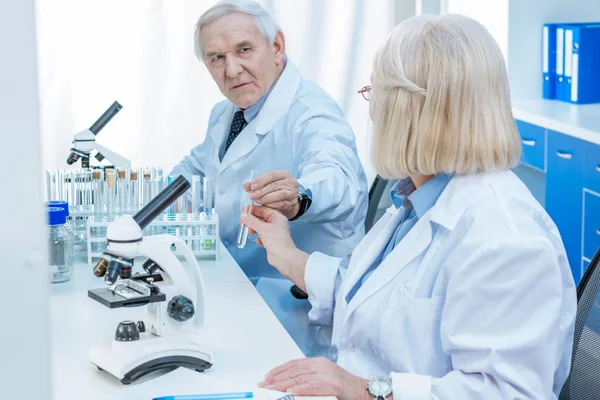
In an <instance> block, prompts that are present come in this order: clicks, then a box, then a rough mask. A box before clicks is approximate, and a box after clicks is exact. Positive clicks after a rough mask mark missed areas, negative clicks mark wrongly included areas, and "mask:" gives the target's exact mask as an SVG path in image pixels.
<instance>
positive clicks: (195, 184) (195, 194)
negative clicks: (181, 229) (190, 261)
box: [188, 175, 201, 251]
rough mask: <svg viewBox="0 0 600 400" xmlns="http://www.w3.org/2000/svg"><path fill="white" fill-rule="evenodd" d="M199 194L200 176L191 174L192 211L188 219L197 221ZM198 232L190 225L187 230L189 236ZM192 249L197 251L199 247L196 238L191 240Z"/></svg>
mask: <svg viewBox="0 0 600 400" xmlns="http://www.w3.org/2000/svg"><path fill="white" fill-rule="evenodd" d="M200 195H201V191H200V176H199V175H194V176H192V213H191V215H190V219H191V220H194V221H195V223H196V224H197V223H198V220H199V219H200V218H199V215H200V212H201V209H200ZM199 233H200V232H198V231H197V230H196V229H193V228H191V227H190V229H189V230H188V234H189V235H191V236H196V235H198V234H199ZM191 243H192V250H193V251H197V250H199V249H200V243H199V242H198V240H192V241H191Z"/></svg>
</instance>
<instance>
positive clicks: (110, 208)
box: [105, 168, 117, 221]
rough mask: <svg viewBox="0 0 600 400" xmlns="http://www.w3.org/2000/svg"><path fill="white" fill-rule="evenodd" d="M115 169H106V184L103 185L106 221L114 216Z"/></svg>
mask: <svg viewBox="0 0 600 400" xmlns="http://www.w3.org/2000/svg"><path fill="white" fill-rule="evenodd" d="M115 178H116V176H115V170H114V169H110V168H109V169H107V170H106V185H105V194H106V197H105V202H106V214H107V218H108V221H112V219H113V218H114V216H115V203H116V201H117V200H116V198H115V194H116V193H115Z"/></svg>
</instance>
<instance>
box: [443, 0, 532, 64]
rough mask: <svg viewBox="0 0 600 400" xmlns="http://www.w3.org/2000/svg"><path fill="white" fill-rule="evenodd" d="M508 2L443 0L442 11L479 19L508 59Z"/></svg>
mask: <svg viewBox="0 0 600 400" xmlns="http://www.w3.org/2000/svg"><path fill="white" fill-rule="evenodd" d="M521 1H522V2H523V3H526V2H528V1H529V0H521ZM508 3H509V0H442V6H441V8H442V10H441V11H442V13H444V12H445V13H450V14H462V15H466V16H467V17H470V18H473V19H475V20H476V21H479V22H480V23H481V24H483V25H484V26H485V27H486V28H487V29H488V31H490V33H491V34H492V36H493V37H494V39H496V42H498V45H499V46H500V50H502V55H503V56H504V59H505V60H508V47H509V44H508V6H509V4H508Z"/></svg>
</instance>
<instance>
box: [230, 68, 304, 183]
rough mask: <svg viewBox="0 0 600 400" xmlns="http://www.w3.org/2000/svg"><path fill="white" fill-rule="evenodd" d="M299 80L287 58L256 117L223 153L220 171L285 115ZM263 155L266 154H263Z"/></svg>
mask: <svg viewBox="0 0 600 400" xmlns="http://www.w3.org/2000/svg"><path fill="white" fill-rule="evenodd" d="M301 80H302V76H301V75H300V72H299V71H298V69H297V68H296V66H295V65H294V64H292V62H291V61H289V60H288V61H287V64H286V66H285V69H284V70H283V72H282V73H281V76H280V77H279V80H278V81H277V83H275V87H273V90H272V91H271V93H270V94H269V97H267V100H266V101H265V104H263V106H262V108H261V109H260V111H259V112H258V115H257V116H256V118H255V119H254V120H253V121H252V122H251V123H250V124H248V126H247V127H245V128H244V130H243V131H242V132H241V133H240V135H239V136H238V137H237V138H236V139H235V140H234V141H233V143H232V144H231V146H230V147H229V150H228V151H227V153H225V156H224V157H223V162H222V165H221V171H224V170H225V169H227V168H228V167H229V166H231V165H232V164H233V163H234V162H236V161H237V160H239V159H241V158H242V157H244V156H245V155H247V154H248V153H250V152H251V151H252V150H253V149H254V148H255V147H256V146H257V145H258V143H260V141H261V139H262V136H264V135H266V134H267V133H269V132H270V131H272V130H273V128H274V127H275V125H276V124H277V123H278V122H279V121H280V120H281V119H282V118H284V117H285V116H286V115H287V113H288V111H289V109H290V106H291V105H292V101H293V100H294V96H295V95H296V91H297V90H298V87H299V86H300V81H301ZM232 113H233V110H232V111H231V114H232ZM229 121H231V119H230V120H229ZM223 140H224V139H221V142H219V143H222V141H223ZM265 156H267V155H266V154H265ZM265 172H266V171H265Z"/></svg>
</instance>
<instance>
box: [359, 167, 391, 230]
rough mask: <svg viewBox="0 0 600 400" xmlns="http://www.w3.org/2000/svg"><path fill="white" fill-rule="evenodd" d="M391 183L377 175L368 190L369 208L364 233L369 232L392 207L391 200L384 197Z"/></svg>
mask: <svg viewBox="0 0 600 400" xmlns="http://www.w3.org/2000/svg"><path fill="white" fill-rule="evenodd" d="M393 183H394V181H388V180H386V179H383V178H382V177H380V176H379V175H377V176H376V177H375V180H374V181H373V184H372V185H371V189H369V207H368V208H367V217H366V218H365V232H369V230H370V229H371V228H372V227H373V225H375V223H376V222H377V221H378V220H379V218H381V216H382V215H383V213H384V212H385V210H386V209H387V208H388V207H389V206H391V205H392V200H391V198H389V196H385V194H386V193H388V192H389V189H390V187H391V185H392V184H393Z"/></svg>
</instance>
